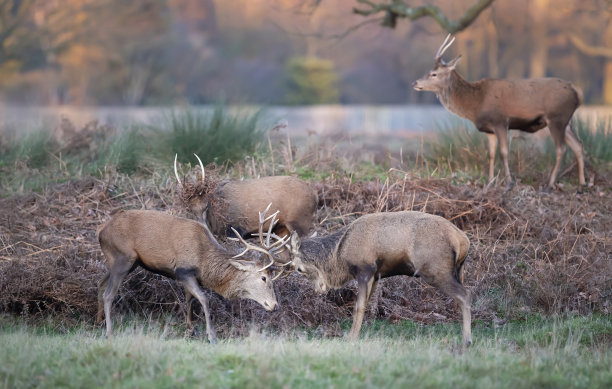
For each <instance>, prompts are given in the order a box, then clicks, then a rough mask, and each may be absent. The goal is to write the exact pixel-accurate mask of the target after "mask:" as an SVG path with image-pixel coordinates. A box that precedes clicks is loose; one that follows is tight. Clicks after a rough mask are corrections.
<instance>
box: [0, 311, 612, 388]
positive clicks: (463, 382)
mask: <svg viewBox="0 0 612 389" xmlns="http://www.w3.org/2000/svg"><path fill="white" fill-rule="evenodd" d="M5 320H6V319H5ZM12 321H13V320H12V319H8V322H12ZM459 333H460V329H459V327H458V326H457V325H434V326H425V327H424V326H420V325H417V324H415V323H413V322H400V323H398V324H395V325H391V324H388V323H382V322H381V323H378V322H377V323H374V325H370V326H368V327H366V328H365V331H364V335H363V337H362V339H361V340H359V341H356V342H348V341H346V340H344V339H342V338H333V339H321V338H316V337H315V338H312V337H307V336H303V337H300V336H288V335H285V336H280V337H277V336H272V335H262V334H261V333H252V334H251V335H250V336H248V337H246V338H234V339H229V340H224V341H221V342H220V343H219V344H217V345H210V344H208V343H206V342H205V341H201V340H193V339H183V338H172V337H170V338H168V337H167V336H166V335H165V332H164V331H163V330H162V329H159V328H148V329H146V330H145V329H143V328H142V327H130V328H125V327H124V328H123V329H122V330H120V331H118V334H117V335H116V337H114V338H112V339H109V340H107V339H105V338H103V337H102V336H101V331H100V330H93V329H72V330H69V331H66V332H64V333H58V332H56V331H54V330H50V329H45V328H41V327H26V326H23V325H17V326H14V325H13V324H8V323H7V322H4V323H3V328H2V332H1V333H0V344H2V348H1V349H0V387H3V388H25V387H65V388H79V387H92V386H102V387H122V388H129V387H151V388H166V387H206V388H405V387H419V388H439V387H455V388H518V387H520V388H560V387H564V388H606V387H610V385H612V369H610V366H612V347H611V345H612V321H611V319H610V317H603V316H597V315H596V316H589V317H566V318H563V319H560V318H559V319H552V318H549V319H543V318H537V317H531V318H530V319H529V320H526V321H521V322H510V323H507V324H504V325H501V326H498V327H497V328H492V327H489V326H484V325H483V324H482V323H476V325H475V327H474V339H475V344H474V346H473V347H472V348H470V349H469V350H467V351H462V350H461V349H460V348H458V347H457V345H456V342H457V341H458V339H459Z"/></svg>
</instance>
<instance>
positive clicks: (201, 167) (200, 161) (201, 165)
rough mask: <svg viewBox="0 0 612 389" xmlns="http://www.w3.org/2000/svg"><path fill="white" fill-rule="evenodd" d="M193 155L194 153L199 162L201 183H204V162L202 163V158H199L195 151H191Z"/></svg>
mask: <svg viewBox="0 0 612 389" xmlns="http://www.w3.org/2000/svg"><path fill="white" fill-rule="evenodd" d="M193 155H195V157H196V158H197V159H198V162H199V163H200V169H202V183H204V177H206V172H205V171H204V164H203V163H202V160H201V159H200V157H198V155H197V154H196V153H193Z"/></svg>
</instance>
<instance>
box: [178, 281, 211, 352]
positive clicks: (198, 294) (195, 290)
mask: <svg viewBox="0 0 612 389" xmlns="http://www.w3.org/2000/svg"><path fill="white" fill-rule="evenodd" d="M177 275H178V274H177ZM179 282H181V283H182V284H183V287H184V288H185V294H187V293H191V294H192V295H193V296H195V298H197V299H198V301H199V302H200V304H202V309H203V310H204V318H205V319H206V335H208V341H209V342H210V343H213V344H214V343H217V336H216V335H215V329H214V328H213V325H212V321H211V320H210V310H209V309H208V299H207V298H206V296H205V295H204V292H202V289H200V286H199V285H198V282H197V281H196V279H195V276H193V275H184V276H183V277H181V278H180V279H179Z"/></svg>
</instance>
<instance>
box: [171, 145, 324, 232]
mask: <svg viewBox="0 0 612 389" xmlns="http://www.w3.org/2000/svg"><path fill="white" fill-rule="evenodd" d="M194 155H195V157H196V158H197V159H198V162H199V165H200V170H201V180H202V183H203V184H205V183H206V178H205V177H206V172H205V169H204V165H203V164H202V160H201V159H200V158H199V157H198V156H197V155H196V154H194ZM174 175H175V176H176V179H177V181H178V185H179V188H180V189H182V190H184V185H183V180H181V178H180V177H179V174H178V169H177V155H175V157H174ZM209 195H210V196H211V198H212V200H213V201H208V199H207V196H209ZM317 202H318V200H317V195H316V193H315V192H314V191H313V190H312V188H310V186H309V185H308V184H307V183H306V182H304V181H302V180H300V179H299V178H296V177H290V176H271V177H262V178H258V179H247V180H242V181H230V180H228V181H223V182H221V183H219V185H217V187H216V189H215V190H214V193H212V194H207V193H204V191H201V192H197V193H193V194H192V195H191V196H190V197H189V198H188V199H187V208H188V209H189V210H190V211H191V212H192V213H193V214H195V215H196V217H197V218H198V220H200V221H204V220H206V221H207V222H208V223H209V226H210V229H211V231H212V232H213V233H214V234H215V235H227V236H230V235H232V231H235V232H237V233H238V235H239V236H242V237H247V236H249V235H250V234H252V233H255V232H257V230H258V223H259V219H258V212H259V211H260V210H261V209H264V208H265V207H266V205H267V204H269V203H272V204H273V206H274V208H275V210H276V211H278V214H277V215H278V216H277V224H276V226H275V227H274V232H275V233H276V234H277V235H279V236H285V235H289V232H290V231H296V232H297V233H298V234H299V235H300V236H303V235H306V234H307V233H308V232H309V231H310V230H311V229H312V226H313V223H314V218H315V211H316V209H317ZM266 223H268V222H266ZM266 228H267V225H266ZM238 235H237V236H238Z"/></svg>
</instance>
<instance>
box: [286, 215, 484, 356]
mask: <svg viewBox="0 0 612 389" xmlns="http://www.w3.org/2000/svg"><path fill="white" fill-rule="evenodd" d="M469 246H470V242H469V240H468V238H467V236H466V235H465V233H463V231H461V230H460V229H458V228H457V227H455V226H454V225H453V224H452V223H450V222H449V221H448V220H446V219H444V218H442V217H439V216H435V215H430V214H427V213H422V212H413V211H405V212H388V213H373V214H369V215H365V216H362V217H360V218H359V219H357V220H355V221H353V222H352V223H351V224H349V225H348V226H347V227H345V228H343V229H342V230H340V231H338V232H336V233H333V234H331V235H328V236H322V237H313V238H308V239H304V240H302V241H300V238H299V237H298V236H297V234H292V235H291V242H290V244H289V248H290V252H291V257H292V261H293V263H292V266H293V268H294V269H295V270H297V271H298V272H299V273H302V274H303V275H304V276H306V278H308V279H309V280H310V281H311V282H312V283H313V284H314V286H315V289H317V291H319V292H321V293H322V292H324V291H326V290H328V289H330V288H334V289H335V288H340V287H342V286H344V285H345V284H346V283H347V282H349V281H350V280H352V279H355V280H357V302H356V303H355V310H354V315H353V325H352V326H351V330H350V332H349V338H350V339H357V338H358V337H359V331H360V329H361V323H362V321H363V316H364V313H365V309H366V305H367V302H368V300H369V299H370V296H372V294H373V293H374V290H375V289H376V283H377V282H378V280H379V279H380V278H385V277H391V276H395V275H408V276H414V277H423V279H424V280H425V281H426V282H427V283H429V284H431V285H433V286H435V287H437V288H438V289H440V290H441V291H442V292H444V293H446V294H447V295H449V296H451V297H452V298H454V299H455V301H456V302H457V303H458V304H459V306H460V307H461V312H462V315H463V342H464V344H465V345H466V346H468V345H470V344H471V343H472V335H471V328H470V326H471V313H470V294H469V291H468V290H467V289H466V288H465V287H464V286H463V285H461V279H462V276H461V275H462V266H463V262H464V260H465V257H466V255H467V252H468V249H469Z"/></svg>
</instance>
